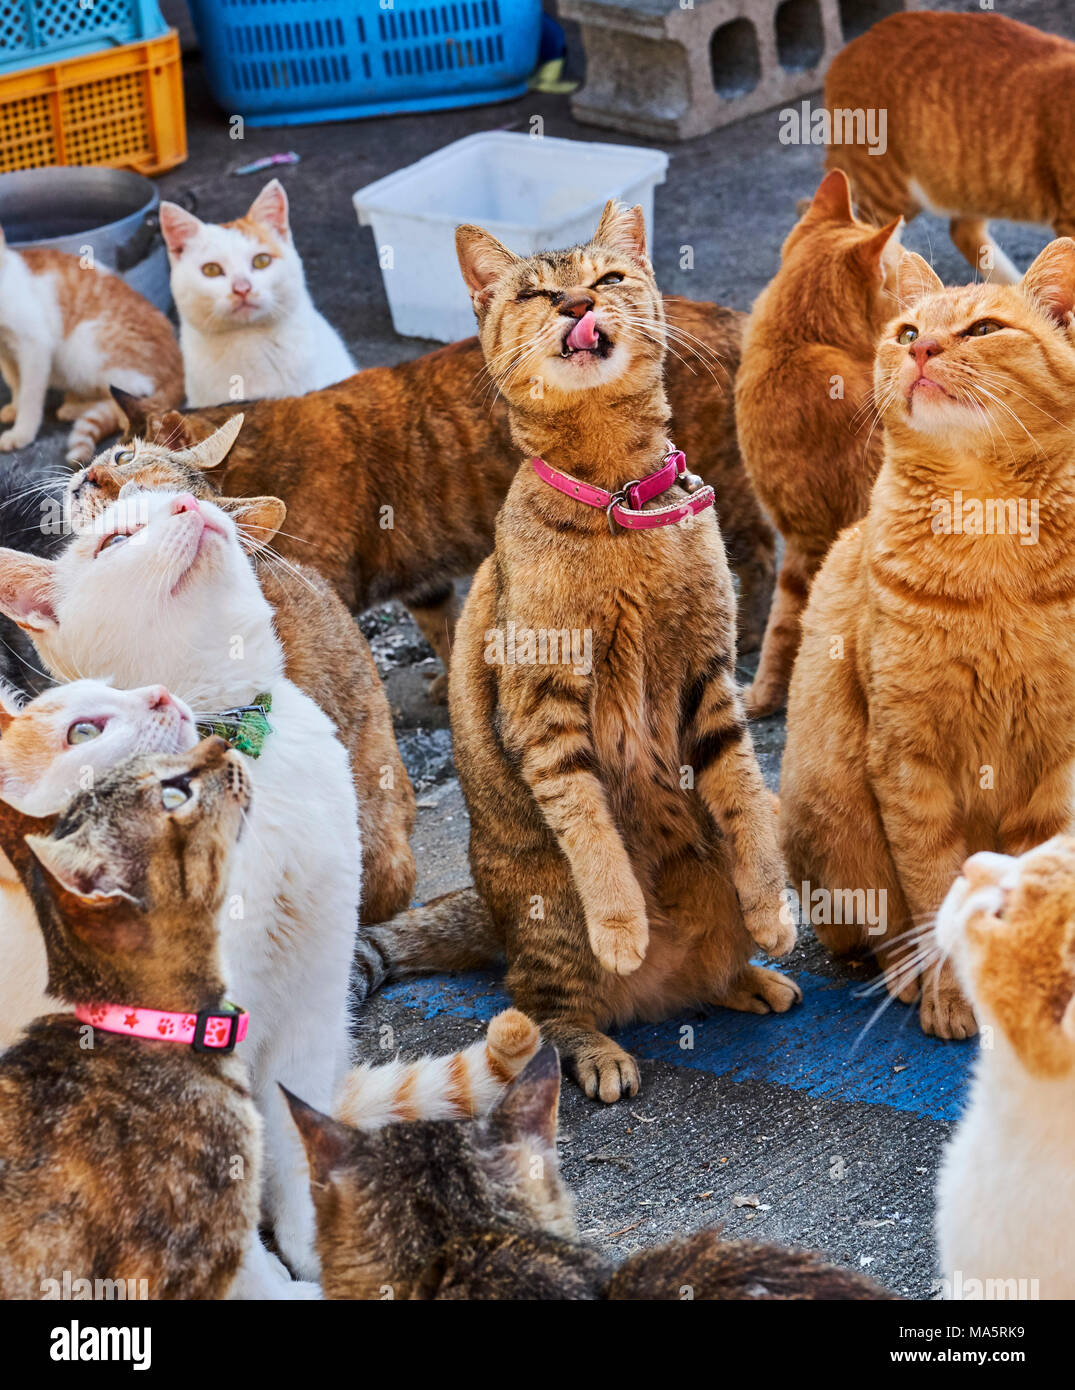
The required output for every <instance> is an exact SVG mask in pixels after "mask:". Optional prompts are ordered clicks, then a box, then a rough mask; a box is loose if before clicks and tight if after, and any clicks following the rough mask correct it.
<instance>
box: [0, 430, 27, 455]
mask: <svg viewBox="0 0 1075 1390" xmlns="http://www.w3.org/2000/svg"><path fill="white" fill-rule="evenodd" d="M33 442H34V436H33V435H32V434H31V433H30V432H29V430H26V429H21V430H20V429H17V428H12V429H10V430H5V431H4V432H3V434H0V451H2V452H3V453H5V454H10V453H11V451H12V450H13V449H25V448H26V446H27V444H32V443H33Z"/></svg>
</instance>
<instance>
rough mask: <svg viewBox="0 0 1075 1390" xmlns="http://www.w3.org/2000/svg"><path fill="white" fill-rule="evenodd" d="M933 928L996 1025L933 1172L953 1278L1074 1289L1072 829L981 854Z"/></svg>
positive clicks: (1019, 1293) (1004, 1291) (1029, 1288)
mask: <svg viewBox="0 0 1075 1390" xmlns="http://www.w3.org/2000/svg"><path fill="white" fill-rule="evenodd" d="M937 942H938V945H939V946H940V948H941V949H942V950H943V951H944V952H945V953H947V954H950V956H951V958H952V960H953V962H954V964H955V968H956V973H957V974H958V976H959V979H960V981H961V982H962V985H963V989H964V991H965V992H966V995H967V997H968V999H971V1000H972V1001H973V1003H974V1007H975V1010H976V1012H977V1014H978V1018H979V1021H980V1022H981V1024H982V1028H983V1032H984V1030H986V1029H988V1032H989V1046H988V1047H987V1046H983V1047H982V1048H981V1049H980V1051H979V1053H978V1059H977V1062H976V1063H975V1074H974V1083H973V1087H972V1089H971V1096H970V1102H969V1104H968V1107H967V1109H966V1110H965V1111H964V1113H963V1117H962V1119H961V1120H960V1122H959V1127H958V1129H957V1130H956V1133H955V1136H954V1137H953V1139H952V1141H951V1143H950V1144H949V1145H948V1148H947V1150H946V1151H945V1155H944V1162H943V1165H942V1168H941V1174H940V1179H939V1181H938V1184H937V1240H938V1244H939V1246H940V1264H941V1274H942V1276H943V1278H944V1281H945V1282H944V1285H943V1288H944V1292H945V1294H946V1296H947V1297H948V1298H983V1297H984V1298H1005V1299H1010V1298H1013V1297H1014V1298H1048V1299H1058V1298H1063V1299H1071V1298H1075V1268H1073V1266H1072V1260H1071V1252H1072V1249H1073V1247H1075V1184H1073V1182H1072V1175H1071V1156H1072V1153H1073V1152H1075V840H1072V839H1070V838H1068V837H1063V836H1061V837H1058V838H1056V839H1054V840H1050V841H1049V842H1048V843H1046V844H1044V845H1041V846H1040V847H1038V848H1037V849H1032V850H1029V851H1028V852H1027V853H1025V854H1023V855H1022V856H1020V857H1019V858H1011V857H1009V856H1007V855H1001V854H988V853H983V854H975V855H973V856H972V857H971V858H970V859H968V860H967V862H966V863H965V864H964V865H963V873H962V876H961V877H960V878H959V879H957V880H956V882H955V883H954V884H953V886H952V888H951V890H950V892H949V894H948V896H947V897H946V898H945V900H944V903H943V905H942V907H941V910H940V913H939V914H938V917H937ZM1028 1193H1038V1194H1041V1196H1042V1197H1043V1199H1044V1200H1042V1201H1038V1202H1033V1201H1032V1202H1028V1201H1027V1194H1028Z"/></svg>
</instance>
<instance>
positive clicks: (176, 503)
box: [172, 492, 201, 516]
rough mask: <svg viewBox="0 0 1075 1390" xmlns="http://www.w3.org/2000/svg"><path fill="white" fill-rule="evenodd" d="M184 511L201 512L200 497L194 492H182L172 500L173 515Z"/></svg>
mask: <svg viewBox="0 0 1075 1390" xmlns="http://www.w3.org/2000/svg"><path fill="white" fill-rule="evenodd" d="M182 512H195V513H200V512H201V507H199V506H198V499H197V498H196V497H195V496H194V494H193V493H192V492H181V493H180V494H179V496H178V497H176V498H175V499H174V500H173V502H172V515H173V516H179V515H180V513H182Z"/></svg>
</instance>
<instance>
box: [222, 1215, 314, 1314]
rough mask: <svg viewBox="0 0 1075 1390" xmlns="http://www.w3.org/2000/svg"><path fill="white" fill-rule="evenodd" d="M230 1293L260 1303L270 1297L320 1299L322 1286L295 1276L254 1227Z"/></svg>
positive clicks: (232, 1297) (241, 1299)
mask: <svg viewBox="0 0 1075 1390" xmlns="http://www.w3.org/2000/svg"><path fill="white" fill-rule="evenodd" d="M227 1296H228V1298H229V1299H230V1300H232V1301H235V1302H259V1303H260V1302H262V1301H264V1300H269V1299H272V1300H281V1301H283V1300H299V1299H302V1300H308V1299H319V1298H320V1297H321V1286H320V1284H317V1283H314V1282H312V1281H309V1280H305V1279H292V1277H291V1275H290V1274H288V1272H287V1270H286V1269H285V1268H284V1265H283V1263H282V1261H280V1260H278V1259H277V1258H276V1256H275V1255H273V1254H271V1253H270V1252H269V1251H268V1250H266V1249H265V1246H264V1245H262V1243H261V1237H260V1236H259V1235H258V1233H257V1231H256V1230H255V1231H251V1232H250V1235H249V1236H248V1237H247V1242H246V1249H245V1250H244V1252H243V1259H242V1263H241V1264H240V1266H239V1270H238V1273H237V1274H236V1275H235V1279H234V1280H233V1282H232V1285H231V1288H230V1289H229V1290H228V1295H227Z"/></svg>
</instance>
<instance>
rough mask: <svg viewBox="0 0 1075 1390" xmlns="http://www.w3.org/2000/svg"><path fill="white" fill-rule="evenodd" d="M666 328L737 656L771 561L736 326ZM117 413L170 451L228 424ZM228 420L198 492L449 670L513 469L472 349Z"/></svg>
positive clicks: (756, 625)
mask: <svg viewBox="0 0 1075 1390" xmlns="http://www.w3.org/2000/svg"><path fill="white" fill-rule="evenodd" d="M665 317H666V329H665V331H666V332H668V333H670V334H671V335H672V336H673V338H674V339H675V343H676V351H677V353H679V354H680V356H681V357H682V359H683V360H680V359H679V358H678V357H673V358H672V359H671V360H670V361H669V363H668V368H667V377H668V391H669V396H670V399H671V402H672V414H673V427H672V432H673V434H674V437H675V440H676V442H677V444H678V445H679V447H680V448H681V449H684V450H686V452H687V456H688V458H691V459H694V460H696V463H695V467H696V468H698V469H700V470H701V471H702V473H703V474H704V476H705V479H706V482H708V483H710V484H711V485H712V486H713V488H714V490H715V492H716V498H717V500H716V507H717V511H718V514H719V516H720V523H721V529H722V532H723V535H724V539H725V543H726V545H727V547H728V555H729V561H730V563H731V565H732V568H733V569H734V571H735V573H736V574H737V576H738V578H739V585H740V590H739V646H740V650H742V651H751V650H753V649H754V648H756V647H757V646H758V644H759V642H760V641H761V634H762V631H763V629H764V627H765V615H766V613H767V612H768V611H769V600H770V598H771V596H772V586H773V577H774V574H775V570H776V565H775V554H776V549H775V537H774V534H773V530H772V527H771V526H770V524H769V522H768V521H767V520H766V519H765V517H764V516H763V515H762V511H761V508H760V507H759V505H758V503H757V501H756V499H755V497H754V494H753V492H752V490H751V488H750V485H749V483H748V482H747V479H746V477H745V475H744V473H743V466H742V462H741V460H740V458H739V450H738V445H737V443H736V435H735V417H734V411H733V404H732V388H733V385H734V379H735V371H736V367H737V366H738V362H739V338H740V332H741V325H742V323H743V321H744V318H745V315H743V314H740V313H737V312H736V311H734V310H731V309H725V308H722V307H721V306H720V305H717V304H698V303H693V302H692V301H690V300H685V299H673V300H670V301H668V302H667V303H666V306H665ZM122 405H123V409H124V412H125V414H126V416H127V419H128V422H129V426H130V428H129V431H128V437H130V436H141V437H142V438H145V439H150V440H157V441H158V442H161V443H164V444H166V445H168V446H169V447H172V448H176V449H182V448H185V447H187V446H189V445H190V444H193V443H197V442H198V441H199V440H201V439H204V438H205V437H206V436H207V435H210V434H212V433H213V431H214V430H215V429H217V428H218V427H219V426H220V425H221V424H223V423H224V421H225V420H227V419H228V418H229V417H230V416H232V415H234V414H235V413H236V410H237V409H238V407H237V406H236V405H221V406H216V407H215V408H214V409H212V410H207V411H198V412H197V413H196V414H194V415H186V416H175V415H173V416H169V418H168V420H167V422H166V423H165V421H164V420H163V419H162V417H161V415H160V413H159V412H154V411H152V410H149V409H147V407H146V405H145V403H144V402H139V401H137V400H132V399H130V398H129V397H124V398H123V400H122ZM242 409H243V411H244V413H245V416H246V419H245V423H244V425H243V432H242V435H241V436H240V438H239V440H238V441H237V443H236V445H235V447H234V448H233V449H232V451H231V453H230V455H229V456H228V458H227V460H226V463H225V464H224V465H223V466H222V467H221V468H220V469H218V471H217V474H216V475H215V476H214V482H213V483H208V480H207V485H208V486H209V487H213V486H214V485H215V486H219V488H220V490H221V491H222V492H225V493H230V494H233V495H235V496H239V495H242V494H247V495H253V494H256V493H260V492H272V493H274V494H275V495H277V496H280V497H283V499H284V501H285V502H286V503H287V507H288V528H287V529H288V533H289V534H288V535H287V536H285V537H280V538H279V539H278V541H277V548H278V549H279V550H280V553H281V554H283V555H285V556H287V558H288V559H290V560H299V561H302V562H304V563H307V564H315V565H316V566H317V568H318V569H319V570H320V571H321V573H322V574H323V575H324V576H325V578H326V579H328V580H329V581H330V582H331V583H332V584H333V585H334V586H335V588H336V590H337V592H338V593H339V595H340V597H341V598H342V599H343V601H344V603H345V604H347V606H348V607H349V608H350V609H351V610H352V611H357V610H359V609H363V608H367V607H369V605H371V604H373V603H379V602H382V601H384V600H387V599H390V598H399V599H402V600H403V602H404V603H406V604H407V606H408V608H409V609H410V610H411V612H412V613H413V614H414V617H415V620H416V622H417V623H418V626H419V628H420V629H421V631H422V633H423V635H424V636H425V637H426V639H427V640H428V641H429V643H430V645H431V646H432V647H433V650H434V651H435V652H436V654H437V656H438V657H440V659H441V661H442V662H443V664H444V668H445V670H447V666H448V657H449V652H450V648H451V640H452V633H453V631H454V628H455V621H456V618H457V617H458V607H457V601H456V596H455V590H454V589H453V587H452V582H451V581H452V580H453V579H454V578H457V577H459V576H463V575H469V574H472V573H473V571H474V570H475V569H476V568H477V567H478V565H479V564H480V563H481V561H482V560H484V559H485V557H486V555H488V554H489V552H490V550H492V548H493V523H494V521H495V520H496V514H497V512H498V511H499V510H500V505H501V503H502V502H503V500H504V495H505V493H506V492H507V490H508V486H509V484H510V483H511V480H512V477H513V476H514V474H515V470H516V468H517V467H518V455H517V453H516V451H515V449H514V448H513V446H512V444H511V439H510V437H509V434H508V423H507V409H506V406H505V404H504V402H503V401H502V400H500V399H499V398H498V397H497V395H496V391H495V388H494V387H493V385H492V383H490V382H489V380H488V376H487V369H486V367H485V365H484V363H483V361H482V354H481V348H480V346H479V345H478V343H477V341H476V340H475V339H473V338H470V339H467V340H466V341H465V342H462V343H456V344H453V345H452V346H451V347H445V348H440V349H438V350H437V351H436V352H430V353H427V354H425V355H424V356H422V357H419V358H417V359H415V360H414V361H412V362H403V363H400V364H399V365H398V366H394V367H374V368H371V369H370V370H368V371H363V372H359V373H357V375H355V376H353V377H350V378H348V380H347V381H344V382H341V383H340V384H339V385H337V386H331V387H329V388H328V389H327V390H325V391H318V392H313V393H311V394H309V395H306V396H302V397H299V398H297V399H288V400H281V401H260V402H255V403H252V404H250V405H245V406H243V407H242ZM192 490H193V491H196V492H197V489H192ZM199 495H201V494H200V493H199ZM441 688H442V689H446V685H445V684H444V683H443V682H442V685H441Z"/></svg>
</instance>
